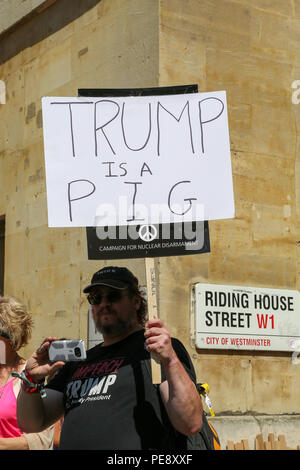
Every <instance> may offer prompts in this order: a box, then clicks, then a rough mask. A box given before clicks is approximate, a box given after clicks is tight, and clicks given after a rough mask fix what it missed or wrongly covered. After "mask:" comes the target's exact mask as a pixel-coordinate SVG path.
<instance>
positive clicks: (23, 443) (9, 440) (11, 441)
mask: <svg viewBox="0 0 300 470" xmlns="http://www.w3.org/2000/svg"><path fill="white" fill-rule="evenodd" d="M0 450H28V443H27V439H26V438H25V437H24V436H20V437H0Z"/></svg>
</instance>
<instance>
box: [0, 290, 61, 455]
mask: <svg viewBox="0 0 300 470" xmlns="http://www.w3.org/2000/svg"><path fill="white" fill-rule="evenodd" d="M32 327H33V321H32V318H31V315H30V313H29V312H28V311H27V310H26V308H25V307H24V305H22V304H21V303H20V302H19V301H18V300H17V299H15V298H14V297H10V296H6V297H0V450H4V449H7V450H25V449H30V450H41V449H45V450H47V449H52V446H53V427H51V428H48V429H46V430H45V431H43V432H40V433H32V434H25V433H22V431H21V430H20V429H19V427H18V424H17V396H18V393H19V390H20V385H21V383H20V382H21V381H20V379H19V378H17V377H16V378H14V376H13V375H12V374H21V372H22V371H23V370H24V368H25V365H26V361H25V359H23V358H22V357H21V356H20V355H19V354H18V351H19V349H21V348H22V347H23V346H25V345H26V344H28V342H29V340H30V338H31V332H32Z"/></svg>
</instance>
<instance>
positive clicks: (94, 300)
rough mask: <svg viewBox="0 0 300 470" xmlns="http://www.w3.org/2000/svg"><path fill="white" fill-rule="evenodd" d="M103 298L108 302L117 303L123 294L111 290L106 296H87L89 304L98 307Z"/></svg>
mask: <svg viewBox="0 0 300 470" xmlns="http://www.w3.org/2000/svg"><path fill="white" fill-rule="evenodd" d="M104 297H106V298H107V300H108V302H119V301H120V300H121V298H122V297H123V292H122V291H120V290H112V291H111V292H108V294H97V293H95V294H89V295H88V296H87V299H88V302H89V304H91V305H99V304H101V302H102V299H103V298H104Z"/></svg>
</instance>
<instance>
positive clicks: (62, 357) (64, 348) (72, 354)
mask: <svg viewBox="0 0 300 470" xmlns="http://www.w3.org/2000/svg"><path fill="white" fill-rule="evenodd" d="M48 354H49V359H50V361H51V362H57V361H63V362H71V361H83V360H84V359H86V350H85V345H84V341H83V340H82V339H72V340H67V339H64V340H58V341H52V343H51V344H50V346H49V350H48Z"/></svg>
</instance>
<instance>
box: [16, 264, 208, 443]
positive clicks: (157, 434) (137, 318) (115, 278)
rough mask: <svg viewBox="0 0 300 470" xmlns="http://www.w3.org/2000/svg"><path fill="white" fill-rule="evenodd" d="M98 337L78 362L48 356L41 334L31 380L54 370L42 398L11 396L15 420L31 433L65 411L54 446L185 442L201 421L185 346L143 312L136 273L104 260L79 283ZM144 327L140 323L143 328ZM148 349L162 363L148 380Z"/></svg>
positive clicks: (29, 368) (25, 393)
mask: <svg viewBox="0 0 300 470" xmlns="http://www.w3.org/2000/svg"><path fill="white" fill-rule="evenodd" d="M84 292H85V293H87V294H88V301H89V303H90V304H91V305H92V312H93V319H94V322H95V326H96V328H97V329H98V330H99V331H100V332H101V333H102V335H103V339H104V340H103V342H102V343H100V344H99V345H97V346H95V347H94V348H92V349H90V350H89V351H88V352H87V359H86V360H85V361H81V362H69V363H66V364H64V363H63V362H55V363H51V362H50V361H49V357H48V348H49V345H50V344H51V342H52V341H54V340H55V338H47V339H46V340H45V341H44V342H43V344H42V345H41V347H40V348H39V349H38V350H37V351H36V352H35V353H34V354H33V355H32V357H31V358H30V359H29V360H28V362H27V366H26V370H27V375H28V376H29V377H30V379H31V380H32V381H33V382H34V383H38V382H40V381H41V380H43V379H44V378H45V377H46V376H47V375H48V374H49V373H53V372H54V371H55V370H57V369H60V370H59V372H58V373H57V375H56V376H55V377H54V379H52V381H50V383H49V384H48V385H47V386H46V397H44V398H41V395H40V393H28V390H27V389H26V387H25V386H24V387H23V390H22V391H21V393H20V395H19V398H18V423H19V426H20V428H21V429H23V430H24V431H26V432H38V431H41V430H42V429H45V428H46V427H47V426H49V425H50V424H52V423H54V422H56V421H57V420H58V419H59V418H61V417H62V416H64V424H63V428H62V433H61V443H60V449H74V450H75V449H76V450H77V449H97V450H102V449H105V450H109V449H118V450H126V449H129V450H132V449H135V450H141V449H173V448H175V445H176V449H177V450H179V449H180V447H178V445H179V444H178V442H179V441H178V439H177V444H175V439H174V434H175V433H176V434H178V436H179V437H180V442H181V444H180V446H181V449H184V435H191V434H194V433H196V432H198V431H199V430H200V428H201V425H202V402H201V399H200V397H199V394H198V392H197V390H196V387H195V372H194V368H193V365H192V363H191V359H190V357H189V355H188V353H187V351H186V350H185V348H184V346H183V345H182V344H181V343H180V341H178V340H177V339H174V338H170V334H169V332H168V330H167V329H166V328H165V326H164V325H163V323H162V321H161V320H160V319H153V320H149V321H148V322H146V323H145V321H146V319H145V316H146V302H145V300H144V299H143V297H142V295H141V293H140V289H139V286H138V280H137V278H136V277H135V276H134V275H133V274H132V273H131V272H130V271H129V270H128V269H127V268H119V267H113V266H110V267H106V268H103V269H101V270H100V271H98V272H96V273H95V274H94V275H93V277H92V280H91V284H90V285H89V286H87V287H86V288H85V289H84ZM145 327H146V328H145ZM150 353H153V354H155V355H156V357H157V358H158V359H159V361H160V363H161V366H162V376H163V379H162V383H161V384H160V385H159V386H158V387H155V386H154V385H153V383H152V378H151V370H150Z"/></svg>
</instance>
